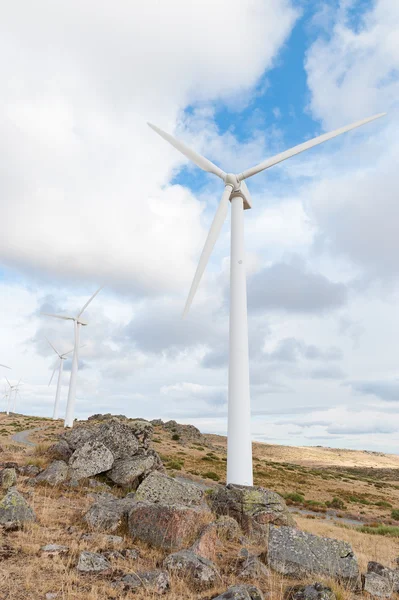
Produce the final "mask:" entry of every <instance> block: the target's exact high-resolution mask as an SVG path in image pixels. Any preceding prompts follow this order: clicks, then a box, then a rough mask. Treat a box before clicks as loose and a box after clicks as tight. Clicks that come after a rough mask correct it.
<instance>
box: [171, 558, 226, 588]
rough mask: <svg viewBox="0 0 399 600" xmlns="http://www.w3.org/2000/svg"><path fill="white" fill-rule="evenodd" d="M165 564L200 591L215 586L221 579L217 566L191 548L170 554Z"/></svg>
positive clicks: (190, 585)
mask: <svg viewBox="0 0 399 600" xmlns="http://www.w3.org/2000/svg"><path fill="white" fill-rule="evenodd" d="M163 566H164V568H165V569H167V570H168V571H169V572H171V573H174V574H176V575H177V576H179V577H181V578H182V579H184V580H185V581H186V583H187V584H188V585H189V587H191V588H193V589H195V590H199V591H201V590H205V589H208V588H210V587H213V586H214V585H215V584H216V582H217V581H218V580H220V575H219V572H218V570H217V568H216V566H215V565H214V564H213V563H212V562H211V561H210V560H208V559H206V558H203V557H202V556H198V555H197V554H194V552H191V550H182V551H181V552H175V553H174V554H170V555H169V556H167V557H166V558H165V560H164V561H163Z"/></svg>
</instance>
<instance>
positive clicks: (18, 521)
mask: <svg viewBox="0 0 399 600" xmlns="http://www.w3.org/2000/svg"><path fill="white" fill-rule="evenodd" d="M35 520H36V516H35V513H34V512H33V510H32V508H31V507H30V506H29V504H28V503H27V502H26V500H25V498H24V497H23V496H22V495H21V494H20V493H19V492H18V491H17V490H16V489H15V488H10V489H9V490H8V492H7V494H6V495H5V496H4V498H3V499H2V500H0V525H5V526H6V527H8V528H20V527H22V526H23V525H24V523H27V522H29V521H35Z"/></svg>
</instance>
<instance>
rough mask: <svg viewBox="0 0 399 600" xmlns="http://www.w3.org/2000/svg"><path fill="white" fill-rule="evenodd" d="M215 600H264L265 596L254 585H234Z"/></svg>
mask: <svg viewBox="0 0 399 600" xmlns="http://www.w3.org/2000/svg"><path fill="white" fill-rule="evenodd" d="M214 600H264V596H263V594H262V592H261V591H260V589H258V588H257V587H255V586H254V585H233V586H232V587H229V589H228V590H226V591H225V592H224V593H223V594H220V596H216V597H215V598H214Z"/></svg>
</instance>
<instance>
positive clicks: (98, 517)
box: [83, 494, 134, 533]
mask: <svg viewBox="0 0 399 600" xmlns="http://www.w3.org/2000/svg"><path fill="white" fill-rule="evenodd" d="M97 496H99V494H97ZM133 505H134V499H133V498H122V499H119V498H115V497H114V496H112V494H106V495H103V496H102V497H100V498H98V501H97V502H95V503H94V504H93V505H92V506H91V507H90V508H89V510H88V511H87V513H86V514H85V515H84V517H83V520H84V521H85V522H86V523H87V525H89V527H90V529H92V530H95V531H108V532H110V533H112V532H114V531H117V530H118V529H119V528H120V527H121V526H122V525H123V524H124V523H125V522H126V520H127V514H128V511H129V509H130V508H131V507H132V506H133Z"/></svg>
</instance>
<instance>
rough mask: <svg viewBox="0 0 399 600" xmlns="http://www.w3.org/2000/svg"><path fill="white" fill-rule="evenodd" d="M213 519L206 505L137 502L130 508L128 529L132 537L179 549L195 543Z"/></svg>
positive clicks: (160, 546) (157, 545)
mask: <svg viewBox="0 0 399 600" xmlns="http://www.w3.org/2000/svg"><path fill="white" fill-rule="evenodd" d="M210 519H211V513H210V511H209V510H208V509H207V508H205V507H199V506H179V505H175V506H170V505H165V504H150V503H148V502H138V503H136V504H134V505H133V507H132V508H131V510H130V512H129V519H128V529H129V533H130V535H131V536H132V538H133V539H138V540H141V541H143V542H146V543H147V544H150V545H152V546H155V547H157V548H166V549H172V550H180V549H181V548H187V547H188V546H190V544H192V543H193V541H194V540H195V538H196V537H197V536H198V534H199V532H200V531H201V529H202V528H203V527H204V526H205V525H207V524H208V523H209V521H210Z"/></svg>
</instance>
